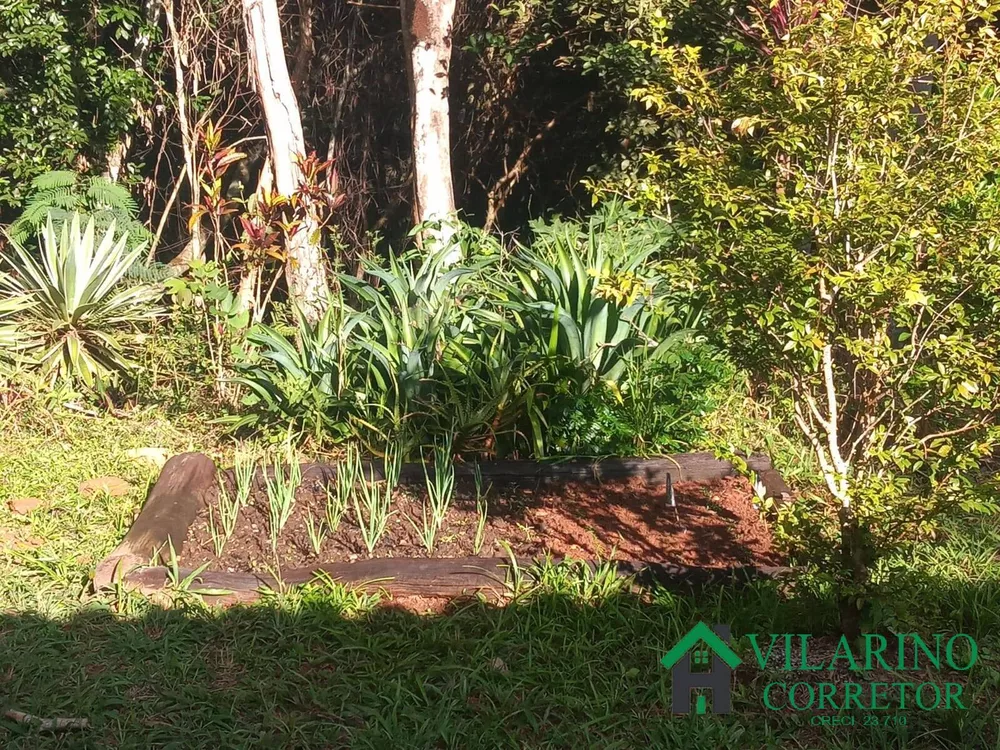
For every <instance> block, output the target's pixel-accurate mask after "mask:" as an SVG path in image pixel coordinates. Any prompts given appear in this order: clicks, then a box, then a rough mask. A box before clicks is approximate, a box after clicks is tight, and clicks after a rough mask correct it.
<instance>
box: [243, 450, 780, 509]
mask: <svg viewBox="0 0 1000 750" xmlns="http://www.w3.org/2000/svg"><path fill="white" fill-rule="evenodd" d="M746 463H747V467H748V468H749V469H751V470H753V471H754V472H755V473H756V474H757V477H758V479H759V480H760V482H761V483H762V484H763V485H764V489H765V492H766V494H767V496H768V497H774V498H778V499H781V498H782V497H784V496H786V495H788V494H790V490H789V488H788V485H786V484H785V482H784V480H783V479H782V478H781V475H780V474H779V473H778V472H777V471H775V470H774V468H773V467H772V466H771V459H770V458H768V457H767V456H765V455H763V454H760V453H755V454H752V455H750V456H748V457H747V458H746ZM301 468H302V479H303V481H309V480H312V481H317V482H319V483H321V484H327V483H330V482H332V481H334V479H335V478H336V476H337V466H336V464H325V463H324V464H321V463H306V464H302V467H301ZM479 470H480V473H481V475H482V478H483V481H484V482H487V483H490V482H492V483H494V484H498V485H520V486H531V487H534V486H538V485H558V484H562V483H565V482H591V481H595V482H602V481H611V480H615V479H632V478H640V479H642V480H644V481H646V482H649V483H651V484H660V485H664V486H665V484H666V479H667V475H668V474H669V475H670V477H671V479H672V480H673V481H674V482H711V481H714V480H716V479H723V478H724V477H729V476H733V475H734V474H735V473H736V467H735V466H733V464H732V462H730V461H726V460H724V459H719V458H716V457H715V456H714V455H713V454H711V453H705V452H702V453H678V454H675V455H672V456H666V457H664V458H648V459H647V458H605V459H594V460H588V459H567V460H565V461H484V462H481V463H479ZM263 471H267V472H268V473H270V472H272V471H273V469H271V468H270V467H267V468H265V469H264V470H263ZM362 471H363V473H364V475H365V476H366V477H374V478H375V479H376V480H380V479H384V478H385V471H384V466H383V463H382V462H381V461H374V462H364V463H363V464H362ZM475 471H476V465H475V464H473V463H456V464H455V477H456V479H459V480H467V481H471V480H472V479H473V477H474V476H475ZM428 473H430V474H431V475H432V476H433V473H434V469H433V467H428ZM399 478H400V481H402V482H406V483H418V484H422V483H423V481H424V466H423V464H420V463H411V464H404V465H403V466H402V468H401V471H400V477H399ZM257 481H259V482H261V483H263V474H262V473H259V474H258V477H257Z"/></svg>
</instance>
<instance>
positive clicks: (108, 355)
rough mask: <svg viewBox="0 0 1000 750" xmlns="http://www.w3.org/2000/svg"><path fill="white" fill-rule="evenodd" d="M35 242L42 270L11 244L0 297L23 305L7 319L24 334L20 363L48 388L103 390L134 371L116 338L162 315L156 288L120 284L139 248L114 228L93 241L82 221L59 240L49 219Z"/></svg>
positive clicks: (90, 227)
mask: <svg viewBox="0 0 1000 750" xmlns="http://www.w3.org/2000/svg"><path fill="white" fill-rule="evenodd" d="M40 240H41V242H40V245H41V262H39V261H38V260H36V258H35V257H34V256H33V255H32V254H31V253H30V252H29V251H28V250H26V249H25V248H24V247H23V246H22V245H21V244H19V243H17V242H13V241H12V242H11V243H10V245H11V248H12V251H13V252H12V254H11V255H10V257H8V258H7V262H8V263H9V265H10V267H11V273H10V274H8V275H6V276H4V277H3V278H2V279H0V291H3V292H5V293H6V294H9V295H10V296H11V297H13V298H15V299H19V300H21V301H22V303H21V304H22V309H20V310H18V311H16V312H14V313H13V315H12V319H13V320H14V321H15V322H16V323H17V324H18V325H19V327H20V329H21V330H22V331H23V332H24V335H25V339H26V341H25V350H26V354H25V356H26V358H27V359H28V360H29V361H30V362H31V363H32V364H33V365H35V366H37V367H38V368H39V369H41V370H42V372H43V373H44V374H45V376H46V377H47V378H49V379H50V380H56V379H58V378H64V379H71V380H78V381H80V382H82V383H83V384H84V385H86V386H87V387H91V388H95V389H97V390H99V391H100V390H103V388H104V387H105V386H106V385H107V384H108V383H109V382H112V381H113V380H114V379H115V378H116V377H117V376H118V375H120V374H121V373H123V372H127V371H128V370H129V369H130V367H131V362H129V360H128V359H127V358H126V357H125V355H124V354H123V352H122V348H121V345H120V343H119V341H118V339H117V338H116V333H118V332H119V331H121V330H122V329H125V328H128V327H130V326H134V325H136V324H138V323H140V322H142V321H145V320H149V319H150V318H152V317H154V316H155V315H157V314H158V312H159V311H158V309H157V308H156V307H155V302H156V300H157V298H158V297H159V296H160V294H161V291H160V290H159V289H158V288H157V287H155V286H151V285H147V284H137V285H127V284H123V283H122V279H123V278H124V276H125V274H126V272H127V271H128V269H129V268H131V267H132V266H133V264H134V263H135V262H136V261H137V260H138V258H139V257H140V256H141V255H142V253H143V248H142V246H139V247H136V248H134V249H131V250H130V249H128V237H127V236H126V235H122V236H120V237H117V238H116V236H115V227H114V225H112V226H111V227H109V229H108V230H107V232H105V233H104V235H103V237H102V238H101V239H100V240H99V241H98V240H97V238H96V237H95V229H94V222H93V220H90V221H88V222H87V226H86V228H85V229H83V230H81V228H80V217H79V215H73V216H72V218H71V219H70V221H67V222H64V223H63V224H62V231H61V232H59V233H57V232H56V230H55V228H54V226H53V223H52V221H51V219H50V220H49V221H48V222H47V223H46V225H45V229H44V231H43V232H42V233H41V235H40Z"/></svg>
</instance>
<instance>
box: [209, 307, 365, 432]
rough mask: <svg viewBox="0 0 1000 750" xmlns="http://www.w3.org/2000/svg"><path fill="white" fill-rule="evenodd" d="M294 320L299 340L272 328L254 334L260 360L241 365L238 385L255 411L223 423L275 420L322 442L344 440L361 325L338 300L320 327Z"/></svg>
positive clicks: (251, 337) (250, 339)
mask: <svg viewBox="0 0 1000 750" xmlns="http://www.w3.org/2000/svg"><path fill="white" fill-rule="evenodd" d="M296 316H297V322H298V336H297V340H296V341H292V340H290V339H288V338H287V337H286V336H284V335H283V334H282V333H281V332H280V331H278V330H277V329H275V328H272V327H270V326H266V325H257V326H254V327H253V328H252V329H250V332H249V333H248V334H247V342H248V343H249V344H250V345H251V346H253V347H254V348H255V349H256V351H257V358H256V359H255V360H254V361H251V362H243V363H237V369H238V370H239V372H240V377H238V378H237V379H236V380H237V382H239V383H241V384H243V385H245V386H246V387H247V388H248V389H249V391H250V395H249V396H248V399H247V405H249V406H252V407H255V408H254V409H253V410H251V411H249V412H248V413H245V414H242V415H240V416H238V417H234V418H231V419H228V420H225V421H227V422H228V423H230V425H231V426H232V427H233V428H238V427H246V426H249V427H254V426H259V424H261V423H262V422H266V421H277V422H280V423H283V424H286V425H288V426H289V427H290V428H291V429H293V430H296V431H299V432H302V433H306V434H309V435H311V436H312V437H313V438H315V439H316V440H319V441H322V440H323V439H324V438H328V437H330V438H334V439H337V438H342V437H345V436H346V435H347V434H348V432H349V423H350V420H351V413H352V409H353V406H354V404H355V403H356V402H357V400H358V394H357V393H356V392H355V391H353V390H352V389H351V385H352V379H351V377H352V373H353V372H356V370H357V367H356V366H354V363H355V362H356V360H357V358H358V357H357V352H356V350H355V348H353V347H352V346H351V345H350V344H351V340H352V338H353V337H354V335H355V333H354V332H355V328H356V327H358V326H359V325H361V323H362V321H361V320H359V319H357V318H345V316H344V307H343V305H342V303H341V302H340V300H339V299H337V298H335V297H331V299H330V304H329V305H328V307H327V310H326V313H325V314H324V315H323V317H322V318H320V319H319V320H318V321H317V322H316V323H310V322H309V321H308V320H307V319H306V318H305V316H303V315H302V314H301V313H299V312H298V311H296Z"/></svg>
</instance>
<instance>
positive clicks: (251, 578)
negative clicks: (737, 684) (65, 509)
mask: <svg viewBox="0 0 1000 750" xmlns="http://www.w3.org/2000/svg"><path fill="white" fill-rule="evenodd" d="M536 562H538V561H536V560H534V559H530V558H521V559H518V561H517V564H518V568H519V569H520V570H521V571H522V572H525V573H527V574H529V575H530V572H531V571H532V570H533V565H534V564H535V563H536ZM552 562H553V563H558V562H560V561H559V560H553V561H552ZM581 564H583V565H586V566H588V567H590V568H591V569H595V568H596V567H597V566H598V565H600V564H601V563H598V562H595V561H582V562H581ZM613 564H614V566H615V569H616V571H617V574H618V575H619V576H620V577H623V578H624V577H632V578H633V579H634V583H635V584H636V585H638V586H643V587H651V586H654V585H655V586H660V587H666V588H672V589H677V588H684V587H692V586H702V585H707V584H739V583H745V582H747V581H750V580H754V579H761V578H776V577H780V576H783V575H787V574H788V573H790V572H791V570H792V569H791V568H783V567H755V566H744V567H736V568H692V567H686V566H682V565H671V564H667V563H657V562H638V561H616V562H614V563H613ZM192 572H193V571H190V570H181V571H180V575H181V576H182V577H186V576H188V575H190V574H191V573H192ZM510 572H511V560H510V559H509V558H503V557H462V558H440V559H419V558H378V559H374V560H359V561H358V562H353V563H327V564H322V565H317V566H315V567H311V568H297V569H293V570H288V571H285V572H284V573H283V574H282V577H281V580H280V581H278V580H277V579H275V578H274V577H273V576H270V575H257V574H254V573H226V572H222V571H213V570H206V571H204V572H202V573H200V574H199V575H198V576H196V577H195V579H194V582H193V583H192V585H191V587H190V590H191V591H192V592H193V593H199V592H203V593H204V592H210V593H209V594H208V595H209V597H212V598H215V599H216V600H217V601H218V602H220V603H226V604H228V603H234V602H246V601H251V600H253V599H254V598H256V597H257V596H258V595H259V594H260V592H261V591H263V590H265V589H269V588H270V589H275V590H277V589H279V588H282V587H287V586H294V585H302V584H306V583H311V582H318V581H324V580H332V581H334V582H337V583H341V584H344V585H346V586H348V587H349V588H353V589H358V590H362V591H366V592H377V591H385V592H388V593H389V594H391V595H392V596H414V595H416V596H424V597H449V598H451V597H457V596H463V595H472V594H488V595H492V596H502V595H503V594H505V593H507V592H509V590H510V583H511V576H510ZM168 581H169V573H168V570H167V568H165V567H153V568H142V569H138V570H135V571H133V572H132V573H130V574H129V575H128V576H127V577H126V582H127V584H129V585H131V586H132V587H134V588H136V589H138V590H140V591H142V592H144V593H154V592H156V591H160V590H162V589H163V588H165V587H166V586H167V583H168Z"/></svg>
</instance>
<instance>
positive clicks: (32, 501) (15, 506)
mask: <svg viewBox="0 0 1000 750" xmlns="http://www.w3.org/2000/svg"><path fill="white" fill-rule="evenodd" d="M41 504H42V501H41V500H39V499H38V498H37V497H19V498H17V499H16V500H11V501H9V502H8V503H7V505H8V506H10V509H11V511H13V512H14V513H17V514H18V515H19V516H25V515H27V514H28V513H30V512H31V511H33V510H34V509H35V508H37V507H38V506H39V505H41Z"/></svg>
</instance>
